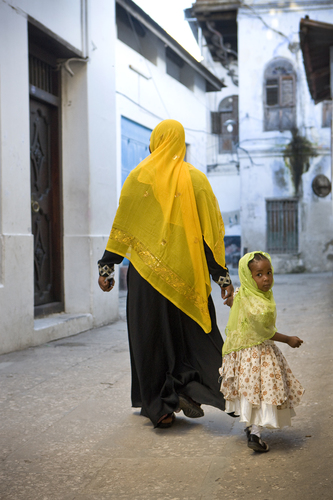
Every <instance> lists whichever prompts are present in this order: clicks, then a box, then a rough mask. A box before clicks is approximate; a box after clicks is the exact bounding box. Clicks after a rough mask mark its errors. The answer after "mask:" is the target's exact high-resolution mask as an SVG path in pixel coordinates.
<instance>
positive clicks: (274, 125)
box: [264, 58, 296, 131]
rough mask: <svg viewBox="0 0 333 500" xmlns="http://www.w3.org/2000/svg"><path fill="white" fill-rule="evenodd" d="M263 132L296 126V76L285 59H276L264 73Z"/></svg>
mask: <svg viewBox="0 0 333 500" xmlns="http://www.w3.org/2000/svg"><path fill="white" fill-rule="evenodd" d="M264 95H265V103H264V106H265V120H264V128H265V130H267V131H268V130H280V131H282V130H291V129H292V128H294V127H295V126H296V74H295V71H294V68H293V66H292V64H291V62H289V61H288V60H287V59H281V58H280V59H276V60H274V61H273V62H271V63H270V65H269V66H268V67H267V68H266V71H265V92H264Z"/></svg>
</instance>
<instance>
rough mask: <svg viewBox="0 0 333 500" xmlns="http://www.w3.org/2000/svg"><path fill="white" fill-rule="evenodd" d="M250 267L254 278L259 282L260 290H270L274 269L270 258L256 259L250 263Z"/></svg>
mask: <svg viewBox="0 0 333 500" xmlns="http://www.w3.org/2000/svg"><path fill="white" fill-rule="evenodd" d="M249 268H250V271H251V273H252V278H253V279H254V281H255V282H256V283H257V285H258V288H259V290H261V291H262V292H268V291H269V290H270V289H271V288H272V284H273V271H272V267H271V263H270V262H269V260H267V259H263V260H254V261H253V262H251V264H250V265H249Z"/></svg>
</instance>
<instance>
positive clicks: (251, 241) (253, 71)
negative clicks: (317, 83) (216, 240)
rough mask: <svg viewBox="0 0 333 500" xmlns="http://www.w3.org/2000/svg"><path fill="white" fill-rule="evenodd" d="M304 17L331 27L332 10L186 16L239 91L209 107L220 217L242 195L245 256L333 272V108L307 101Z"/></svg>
mask: <svg viewBox="0 0 333 500" xmlns="http://www.w3.org/2000/svg"><path fill="white" fill-rule="evenodd" d="M305 16H309V17H310V18H311V19H314V20H316V21H320V20H325V21H327V22H332V20H333V7H332V4H331V2H329V1H325V0H323V1H320V0H319V1H317V2H315V3H314V2H310V1H307V0H300V1H295V2H292V3H290V2H289V1H282V2H275V1H264V0H257V1H255V2H250V1H248V2H239V1H233V2H232V1H226V0H219V1H217V0H216V1H209V0H205V1H204V0H201V1H200V0H198V1H197V2H195V4H194V5H193V7H192V9H190V11H188V12H187V17H188V18H189V19H190V22H194V21H193V20H196V22H197V24H198V25H199V26H200V28H201V30H202V32H203V35H204V36H205V37H206V42H207V43H206V45H207V49H208V50H209V52H210V56H211V60H213V63H214V65H217V66H218V67H219V74H220V77H221V76H222V74H223V72H224V73H225V75H226V78H227V79H229V80H231V81H232V85H233V87H232V86H231V85H230V84H229V85H228V83H227V88H226V89H223V90H222V93H221V94H217V99H216V101H215V103H214V104H213V106H212V107H211V111H212V132H213V133H215V136H216V140H217V147H218V156H217V158H216V160H217V161H215V162H213V164H212V169H211V170H212V173H213V172H215V174H214V175H215V176H216V177H217V175H218V174H219V177H220V178H219V181H218V182H219V186H220V194H219V197H220V198H221V199H224V200H225V201H224V203H223V202H222V201H221V200H220V199H219V201H220V205H221V207H224V209H222V212H223V211H226V208H227V207H228V206H229V205H230V206H233V203H234V201H233V200H231V196H234V190H236V189H238V196H237V195H236V199H237V200H238V201H239V206H238V208H239V213H240V228H241V253H243V252H245V251H252V250H255V249H262V250H266V251H268V252H269V253H271V255H272V258H273V264H274V267H275V270H276V271H277V272H302V271H309V272H311V271H328V270H332V268H333V240H332V229H333V220H332V195H331V189H330V186H331V117H332V111H331V109H332V107H331V101H324V102H322V103H320V104H317V105H315V103H314V102H313V100H312V99H311V96H310V93H309V89H308V85H307V81H306V76H305V70H304V65H303V57H302V52H301V50H300V38H299V25H300V20H301V18H304V17H305ZM211 105H212V103H211V104H210V106H211ZM228 155H229V158H228ZM228 162H229V166H228ZM236 169H237V170H238V172H236ZM238 174H239V175H238ZM237 175H238V177H237ZM230 176H232V177H233V179H231V178H230ZM213 182H214V183H213ZM224 183H225V186H226V188H227V189H223V185H224ZM229 183H233V186H234V189H233V190H231V189H230V188H229ZM212 184H213V187H215V178H214V181H213V180H212ZM323 186H324V187H323ZM229 193H230V194H229Z"/></svg>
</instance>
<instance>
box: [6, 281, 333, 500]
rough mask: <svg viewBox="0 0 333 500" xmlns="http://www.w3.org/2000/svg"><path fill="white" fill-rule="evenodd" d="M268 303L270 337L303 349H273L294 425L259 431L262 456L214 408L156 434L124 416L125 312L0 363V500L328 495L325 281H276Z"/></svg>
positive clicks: (332, 299)
mask: <svg viewBox="0 0 333 500" xmlns="http://www.w3.org/2000/svg"><path fill="white" fill-rule="evenodd" d="M213 286H214V291H213V296H214V301H215V305H216V307H217V311H218V321H219V324H220V327H221V331H223V330H224V327H225V324H226V321H227V316H228V309H227V308H226V307H225V306H222V302H221V299H219V289H218V288H217V286H215V285H213ZM274 295H275V299H276V302H277V307H278V323H277V326H278V330H279V331H280V332H282V333H290V334H291V333H294V334H297V335H298V336H300V337H301V338H302V339H303V340H304V341H305V342H304V344H303V346H302V347H301V348H300V349H290V348H289V347H288V346H285V345H282V344H279V346H280V347H281V346H282V347H281V349H282V350H283V352H284V353H285V355H286V357H287V360H288V362H289V364H290V366H291V368H292V370H293V372H294V374H295V375H296V376H297V378H298V379H299V380H300V381H301V383H302V384H303V386H304V387H305V389H306V393H305V396H304V398H303V403H302V405H301V406H300V407H298V408H297V409H296V413H297V416H296V417H295V418H294V419H293V426H292V427H291V428H285V429H282V430H278V431H273V430H267V431H265V433H264V437H265V439H266V440H267V441H268V442H269V444H270V447H271V450H270V452H269V453H267V454H256V453H254V452H252V451H251V450H249V449H248V448H247V446H246V440H245V435H244V432H243V424H240V423H239V422H238V420H237V419H232V418H230V417H228V416H227V415H226V414H224V413H221V412H220V411H218V410H216V409H214V408H210V407H207V406H206V407H204V410H205V416H204V417H203V418H201V419H195V420H190V419H187V418H186V417H185V416H183V414H179V415H178V416H177V418H176V422H175V424H174V426H173V427H172V428H171V429H164V430H162V429H156V430H154V429H153V428H152V426H151V424H150V422H149V421H148V420H147V419H146V418H144V417H141V416H139V413H138V411H137V410H134V409H131V407H130V367H129V355H128V346H127V338H126V323H125V321H124V308H123V307H122V309H121V316H122V319H120V320H119V321H118V322H116V323H114V324H112V325H110V326H107V327H103V328H99V329H95V330H91V331H88V332H85V333H82V334H79V335H76V336H74V337H70V338H66V339H62V340H57V341H55V342H49V343H47V344H44V345H41V346H39V347H33V348H30V349H26V350H23V351H19V352H13V353H10V354H5V355H1V356H0V377H1V380H0V384H1V386H0V445H1V466H0V499H1V500H109V499H117V500H217V499H223V500H238V499H246V500H252V499H253V500H254V499H255V500H271V499H273V500H275V499H277V500H279V499H286V498H292V499H293V500H308V499H323V500H328V499H332V498H333V484H332V483H333V481H332V478H333V471H332V467H333V460H332V456H333V454H332V446H333V441H332V427H333V420H332V418H333V414H332V385H333V383H332V378H333V368H332V365H333V363H332V359H333V352H332V351H333V350H332V333H333V328H332V321H333V280H332V273H325V274H311V275H309V274H299V275H280V276H276V277H275V286H274ZM110 300H112V294H110ZM121 302H122V304H123V303H124V299H122V301H121Z"/></svg>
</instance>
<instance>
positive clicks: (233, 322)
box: [222, 251, 276, 356]
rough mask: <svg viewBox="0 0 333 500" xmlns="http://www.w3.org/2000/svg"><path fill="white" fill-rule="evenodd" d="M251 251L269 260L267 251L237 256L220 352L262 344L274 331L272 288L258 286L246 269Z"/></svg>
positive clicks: (274, 307) (274, 317)
mask: <svg viewBox="0 0 333 500" xmlns="http://www.w3.org/2000/svg"><path fill="white" fill-rule="evenodd" d="M255 253H260V254H262V255H264V256H265V257H266V258H267V259H268V260H269V261H270V262H271V258H270V256H269V254H268V253H265V252H260V251H258V252H250V253H247V254H245V255H244V256H243V257H242V258H241V259H240V261H239V269H238V272H239V280H240V283H241V286H240V289H239V292H238V293H237V294H236V296H235V298H234V303H233V306H232V308H231V310H230V315H229V321H228V324H227V327H226V329H225V333H226V336H227V338H226V341H225V342H224V345H223V350H222V354H223V356H224V355H226V354H228V353H230V352H232V351H239V350H240V349H246V348H247V347H252V346H254V345H258V344H262V343H263V342H264V341H265V340H268V339H270V338H272V337H273V336H274V334H275V332H276V327H275V321H276V305H275V300H274V297H273V292H272V290H269V291H268V292H262V291H261V290H259V288H258V285H257V283H256V282H255V281H254V279H253V278H252V273H251V271H250V269H249V265H248V264H249V262H250V261H251V260H252V259H253V257H254V254H255ZM272 270H273V267H272Z"/></svg>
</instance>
